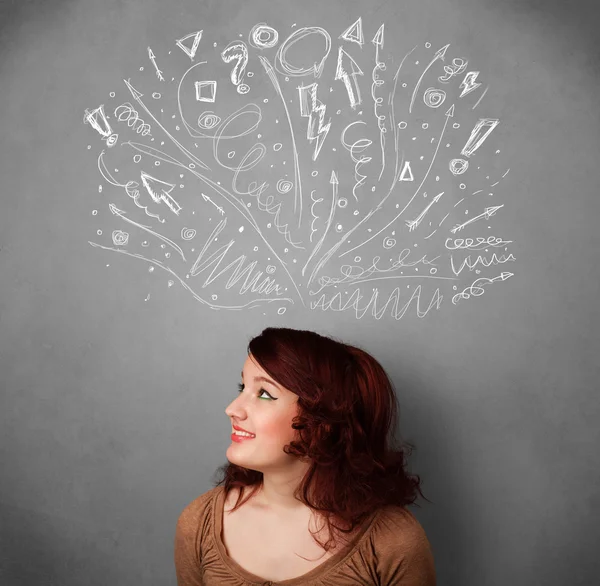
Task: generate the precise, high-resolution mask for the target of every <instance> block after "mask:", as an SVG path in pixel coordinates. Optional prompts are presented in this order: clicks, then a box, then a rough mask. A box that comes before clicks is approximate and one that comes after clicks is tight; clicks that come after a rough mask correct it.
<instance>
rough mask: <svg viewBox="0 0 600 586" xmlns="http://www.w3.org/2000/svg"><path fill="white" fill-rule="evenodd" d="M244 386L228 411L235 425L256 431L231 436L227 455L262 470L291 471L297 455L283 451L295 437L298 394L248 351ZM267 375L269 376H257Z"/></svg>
mask: <svg viewBox="0 0 600 586" xmlns="http://www.w3.org/2000/svg"><path fill="white" fill-rule="evenodd" d="M242 374H243V377H242V384H243V389H242V391H241V392H239V395H238V396H237V397H236V399H235V400H234V401H233V402H232V403H230V404H229V406H228V407H227V409H225V413H226V414H227V416H228V417H229V419H230V422H231V425H232V427H231V433H233V431H234V429H233V425H236V426H237V427H241V428H242V429H244V430H246V431H248V432H250V433H252V434H254V435H255V437H253V438H252V439H244V440H243V441H242V442H239V443H238V442H235V441H233V440H231V445H230V446H229V447H228V448H227V459H228V460H229V461H230V462H231V463H232V464H236V465H238V466H242V467H244V468H248V469H251V470H257V471H259V472H262V473H263V474H264V473H265V472H267V473H270V472H278V471H286V472H289V471H290V467H296V462H297V458H295V457H294V456H290V455H288V454H286V453H285V452H284V451H283V447H284V446H285V445H287V444H289V443H290V442H291V441H292V440H294V439H296V438H297V436H296V434H297V431H296V430H295V429H292V420H293V418H294V417H295V416H296V414H297V401H298V396H297V395H295V394H294V393H292V392H291V391H289V390H287V389H285V388H283V387H282V386H281V385H280V384H279V383H277V382H276V381H273V379H272V378H271V377H270V376H269V375H268V374H267V373H266V372H265V371H264V370H263V369H262V368H260V366H258V364H257V363H256V362H254V360H253V358H252V355H249V356H248V358H247V359H246V362H245V363H244V367H243V370H242ZM260 377H264V378H265V379H267V380H268V381H271V382H267V380H255V379H256V378H260Z"/></svg>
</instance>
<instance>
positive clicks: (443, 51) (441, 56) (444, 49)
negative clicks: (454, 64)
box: [435, 43, 450, 61]
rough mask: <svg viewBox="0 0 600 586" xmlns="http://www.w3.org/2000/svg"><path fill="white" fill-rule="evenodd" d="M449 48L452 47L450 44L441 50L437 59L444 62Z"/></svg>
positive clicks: (437, 54) (436, 56)
mask: <svg viewBox="0 0 600 586" xmlns="http://www.w3.org/2000/svg"><path fill="white" fill-rule="evenodd" d="M449 46H450V43H448V44H447V45H446V46H445V47H442V48H441V49H439V50H438V52H437V53H436V54H435V58H436V59H441V60H442V61H443V60H444V58H445V57H446V51H447V50H448V47H449Z"/></svg>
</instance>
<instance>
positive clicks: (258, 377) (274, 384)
mask: <svg viewBox="0 0 600 586" xmlns="http://www.w3.org/2000/svg"><path fill="white" fill-rule="evenodd" d="M240 375H241V377H242V381H243V380H244V371H243V370H242V372H241V373H240ZM254 382H255V383H257V382H264V383H268V384H270V385H273V386H274V387H275V388H276V389H278V390H280V391H281V390H282V389H281V387H280V386H279V385H278V384H277V383H274V382H273V381H272V380H271V379H269V378H265V377H264V376H255V377H254Z"/></svg>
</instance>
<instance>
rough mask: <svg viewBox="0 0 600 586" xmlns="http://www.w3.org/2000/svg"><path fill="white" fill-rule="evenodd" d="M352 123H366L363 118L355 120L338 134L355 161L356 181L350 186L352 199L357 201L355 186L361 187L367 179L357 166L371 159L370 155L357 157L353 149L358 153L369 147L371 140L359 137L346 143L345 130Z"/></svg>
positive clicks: (351, 124)
mask: <svg viewBox="0 0 600 586" xmlns="http://www.w3.org/2000/svg"><path fill="white" fill-rule="evenodd" d="M354 124H366V122H365V121H364V120H356V121H355V122H351V123H350V124H348V126H346V128H344V130H342V134H341V135H340V141H341V143H342V145H343V147H344V148H345V149H346V150H347V151H348V152H349V153H350V157H351V158H352V161H354V163H356V164H355V165H354V180H355V181H356V183H355V184H354V187H353V188H352V195H353V196H354V199H355V200H356V201H358V197H357V196H356V188H357V187H361V186H362V185H363V184H364V182H365V180H366V179H367V175H361V174H360V173H359V172H358V168H359V167H360V166H362V165H365V164H367V163H368V162H369V161H370V160H371V159H372V157H361V158H360V159H359V158H357V157H355V156H354V151H356V152H359V153H360V152H362V151H364V150H365V149H366V148H369V146H371V144H372V143H373V141H372V140H369V139H368V138H361V139H359V140H357V141H355V142H354V143H352V144H348V143H347V142H346V139H345V137H346V131H347V130H348V128H350V127H351V126H354Z"/></svg>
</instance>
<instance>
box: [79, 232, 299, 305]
mask: <svg viewBox="0 0 600 586" xmlns="http://www.w3.org/2000/svg"><path fill="white" fill-rule="evenodd" d="M88 243H89V244H91V245H92V246H94V247H96V248H102V249H104V250H112V251H113V252H119V253H121V254H126V255H127V256H132V257H134V258H141V259H142V260H145V261H146V262H149V263H151V264H153V265H156V266H157V267H160V268H161V269H164V270H165V271H167V272H168V273H171V274H172V275H173V276H174V277H175V278H176V279H177V280H178V281H179V282H180V283H181V284H182V285H183V286H184V288H185V289H187V290H188V291H189V292H190V293H191V294H192V295H193V296H194V298H195V299H196V301H200V303H203V304H204V305H207V306H208V307H210V308H211V309H252V308H253V307H258V305H259V304H260V303H263V302H264V303H274V302H280V301H289V302H290V303H294V301H293V299H290V298H289V297H280V298H278V299H253V300H252V301H249V302H248V303H245V304H243V305H216V304H215V303H209V302H208V301H206V300H204V299H202V297H200V295H198V294H197V293H196V292H195V291H194V290H193V289H192V288H191V287H190V286H189V285H188V284H187V283H186V282H185V281H184V280H183V279H182V278H181V277H180V276H179V275H178V274H177V273H175V272H174V271H172V270H171V269H170V268H169V267H167V266H165V265H164V264H162V263H161V262H160V261H158V260H155V259H149V258H146V257H145V256H142V255H141V254H135V253H132V252H127V251H126V250H122V249H119V248H113V247H112V246H102V245H101V244H97V243H96V242H91V241H90V240H88Z"/></svg>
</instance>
